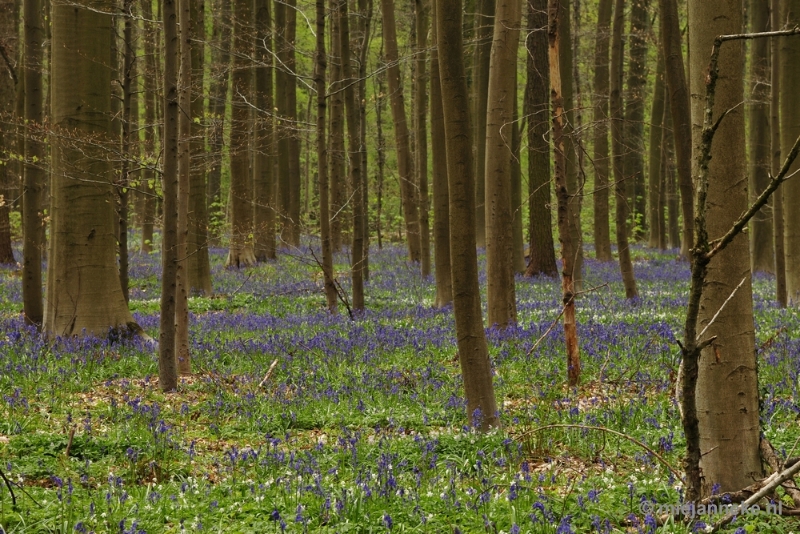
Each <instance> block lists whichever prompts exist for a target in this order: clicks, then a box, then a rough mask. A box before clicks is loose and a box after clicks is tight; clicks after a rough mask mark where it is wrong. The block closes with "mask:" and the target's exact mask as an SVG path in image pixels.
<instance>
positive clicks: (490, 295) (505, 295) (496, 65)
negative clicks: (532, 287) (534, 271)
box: [484, 0, 521, 328]
mask: <svg viewBox="0 0 800 534" xmlns="http://www.w3.org/2000/svg"><path fill="white" fill-rule="evenodd" d="M520 23H521V11H520V3H519V0H498V1H497V4H496V10H495V16H494V33H493V36H492V49H491V55H490V61H489V97H488V101H487V106H486V107H487V114H486V168H485V173H484V176H485V180H486V200H485V203H486V278H487V286H488V289H487V310H488V321H489V325H490V326H494V325H497V326H499V327H500V328H505V327H507V326H510V325H512V324H514V323H516V321H517V306H516V296H515V288H514V269H513V267H514V266H513V264H512V262H511V261H509V259H511V258H513V255H514V249H513V228H512V221H511V158H512V157H513V153H512V152H511V150H510V146H511V137H512V135H511V127H510V125H511V124H512V122H513V120H514V100H515V98H514V97H515V95H516V91H515V87H516V84H517V75H516V72H517V47H518V44H519V29H518V28H519V27H520Z"/></svg>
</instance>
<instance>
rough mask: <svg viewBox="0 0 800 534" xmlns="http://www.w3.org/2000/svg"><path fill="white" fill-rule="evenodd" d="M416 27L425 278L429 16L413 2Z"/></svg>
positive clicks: (426, 271) (427, 269)
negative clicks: (426, 66) (426, 71)
mask: <svg viewBox="0 0 800 534" xmlns="http://www.w3.org/2000/svg"><path fill="white" fill-rule="evenodd" d="M414 10H415V11H414V12H415V24H416V34H417V42H416V55H417V57H416V61H414V69H415V70H414V137H415V139H416V150H415V151H414V164H415V169H416V175H417V183H418V185H419V236H420V263H421V267H422V276H423V277H427V276H429V275H430V274H431V239H430V222H429V216H428V212H429V211H430V205H429V204H430V200H429V199H428V129H427V127H426V124H425V123H426V120H427V114H428V110H427V101H428V94H427V91H426V86H427V74H426V73H425V62H426V60H427V54H426V53H425V50H426V49H427V47H428V15H427V13H426V5H425V1H424V0H415V2H414Z"/></svg>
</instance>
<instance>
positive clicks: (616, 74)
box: [610, 0, 639, 299]
mask: <svg viewBox="0 0 800 534" xmlns="http://www.w3.org/2000/svg"><path fill="white" fill-rule="evenodd" d="M624 20H625V1H624V0H616V7H615V9H614V24H613V31H612V36H611V76H610V78H611V96H610V104H611V153H612V155H611V163H612V166H613V168H614V183H615V186H614V191H615V193H616V195H617V196H616V201H617V202H616V218H615V223H616V225H615V226H616V231H617V254H618V255H619V270H620V272H621V273H622V283H623V285H624V286H625V296H626V297H627V298H629V299H631V298H634V297H636V296H638V295H639V292H638V291H637V289H636V279H635V278H634V276H633V263H632V262H631V251H630V248H628V215H629V213H630V208H629V205H628V202H629V198H630V197H629V195H628V189H629V188H628V187H626V183H627V182H628V180H632V179H633V175H631V176H630V177H628V176H626V175H625V174H624V173H625V170H627V169H625V170H623V169H624V154H625V150H626V147H625V145H624V143H625V141H624V137H623V135H624V134H623V124H627V121H624V122H623V116H622V53H623V50H622V48H623V45H622V27H623V25H624ZM626 178H627V179H626Z"/></svg>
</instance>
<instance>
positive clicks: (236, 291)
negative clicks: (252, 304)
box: [228, 272, 253, 298]
mask: <svg viewBox="0 0 800 534" xmlns="http://www.w3.org/2000/svg"><path fill="white" fill-rule="evenodd" d="M251 276H253V273H252V272H251V273H250V274H248V275H247V278H245V279H244V282H242V285H240V286H239V287H237V288H236V290H235V291H234V292H233V293H231V294H230V295H228V298H231V297H232V296H234V295H235V294H236V293H238V292H239V291H241V289H242V288H243V287H244V285H245V284H246V283H247V282H248V281H249V280H250V277H251Z"/></svg>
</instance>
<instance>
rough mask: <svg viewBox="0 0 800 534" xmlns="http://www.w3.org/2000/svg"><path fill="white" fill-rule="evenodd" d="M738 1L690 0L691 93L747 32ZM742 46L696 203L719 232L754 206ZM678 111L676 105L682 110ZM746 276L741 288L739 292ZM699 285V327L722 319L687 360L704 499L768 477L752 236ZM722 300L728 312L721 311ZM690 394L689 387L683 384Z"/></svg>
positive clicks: (724, 68) (731, 59) (710, 229)
mask: <svg viewBox="0 0 800 534" xmlns="http://www.w3.org/2000/svg"><path fill="white" fill-rule="evenodd" d="M741 7H742V5H741V2H738V1H733V0H705V1H704V2H690V3H689V20H690V21H691V22H690V26H689V43H690V48H691V50H692V51H693V53H692V55H691V62H690V68H691V70H690V80H691V91H692V94H693V95H703V96H705V93H706V84H707V77H708V72H709V54H710V51H711V49H712V43H713V40H714V38H715V36H717V35H725V34H734V33H740V32H741V31H742V9H741ZM743 48H744V47H743V46H742V44H741V43H740V42H731V43H726V44H725V45H723V47H722V51H721V53H720V56H719V69H720V70H719V72H720V77H719V79H718V81H717V84H716V96H715V101H716V102H715V108H714V120H716V118H718V117H719V116H720V114H721V113H723V112H725V111H729V113H728V115H727V116H726V117H725V120H724V121H722V123H721V124H720V126H719V128H718V129H717V130H716V133H715V135H714V144H713V145H712V149H711V161H710V165H709V166H708V168H707V172H708V177H709V178H708V193H707V201H706V203H705V204H706V206H707V207H706V208H705V213H701V212H700V209H698V218H699V217H705V221H706V232H707V235H708V236H710V237H712V238H713V237H716V236H720V235H723V233H724V232H726V231H727V230H728V229H730V228H731V226H732V224H733V222H734V221H735V220H736V219H737V218H738V217H739V216H740V215H741V214H742V212H744V210H745V209H746V207H747V203H748V200H747V181H746V180H744V179H743V176H744V175H745V140H744V111H743V110H742V109H741V108H740V107H739V104H740V103H741V102H742V100H743V99H744V87H743V83H742V79H741V77H740V76H741V74H740V73H741V72H742V65H743ZM672 109H673V112H674V110H675V108H674V107H673V108H672ZM705 111H706V105H705V99H704V98H695V99H693V101H692V134H693V136H692V143H693V149H694V153H693V158H692V159H693V161H695V167H694V168H693V172H692V174H693V175H694V176H698V177H699V176H700V173H701V172H706V169H704V168H702V167H701V166H700V158H699V157H698V156H699V155H700V152H701V146H702V143H703V141H704V140H705V139H704V136H703V135H702V124H703V119H704V113H705ZM789 183H791V181H790V182H789ZM699 205H700V204H699V203H698V206H699ZM699 237H705V236H699ZM695 261H696V260H695ZM742 280H743V281H742ZM740 283H741V284H742V286H741V288H740V289H739V290H738V291H737V292H736V294H735V295H733V296H732V294H733V292H734V290H735V288H736V287H738V286H739V284H740ZM702 291H703V293H702V298H701V299H700V302H699V313H698V315H697V324H696V329H697V330H702V329H703V328H705V327H706V326H707V325H709V324H710V322H711V321H712V320H713V319H712V318H715V319H716V321H715V322H714V323H713V324H711V325H710V326H709V328H708V331H707V332H706V334H705V335H706V336H708V338H710V337H712V336H716V340H715V341H714V342H713V344H712V345H711V346H709V347H708V348H706V349H705V350H704V351H703V352H702V355H701V357H700V358H699V361H698V360H695V361H694V362H690V361H688V360H687V361H685V362H684V378H685V379H686V378H687V377H689V378H691V374H692V372H691V369H690V367H692V366H693V367H695V369H696V371H694V372H696V373H697V375H696V376H697V384H696V388H695V391H696V399H697V409H696V411H697V419H698V429H699V450H698V451H696V453H698V454H699V453H700V452H701V451H702V456H700V458H699V461H700V464H699V465H700V469H701V471H702V474H703V488H702V496H707V495H710V494H711V493H712V488H714V487H718V488H719V491H721V492H727V491H736V490H739V489H741V488H744V487H746V486H748V485H750V484H751V483H752V481H753V479H754V478H755V479H758V478H760V477H761V474H762V468H761V459H760V456H759V442H760V431H761V428H760V422H759V406H758V376H757V371H756V369H757V366H758V363H757V361H756V351H755V336H754V326H753V307H752V303H753V294H752V288H751V285H750V250H749V245H748V242H747V237H746V236H743V235H739V236H737V237H736V238H735V239H734V240H733V242H732V243H731V244H730V245H728V247H727V248H726V249H725V250H724V251H723V252H721V253H719V254H717V255H716V256H715V257H714V258H713V259H712V260H711V261H710V263H709V264H708V267H707V274H706V276H705V277H704V279H703V283H702ZM723 304H724V309H722V310H721V308H722V307H723ZM720 310H721V311H720ZM717 313H719V315H717ZM687 334H688V332H687ZM687 337H688V335H687ZM692 339H693V340H694V339H696V337H695V336H693V337H692ZM705 339H707V338H705ZM703 340H704V339H701V340H700V341H703ZM691 364H693V365H691ZM685 399H687V392H686V390H685V389H684V400H685ZM684 414H686V410H684ZM684 431H685V432H686V435H687V436H689V437H688V438H687V443H688V442H689V440H690V438H692V436H691V432H690V429H688V428H687V426H686V424H685V425H684ZM687 456H688V455H687ZM717 484H719V486H716V485H717Z"/></svg>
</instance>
